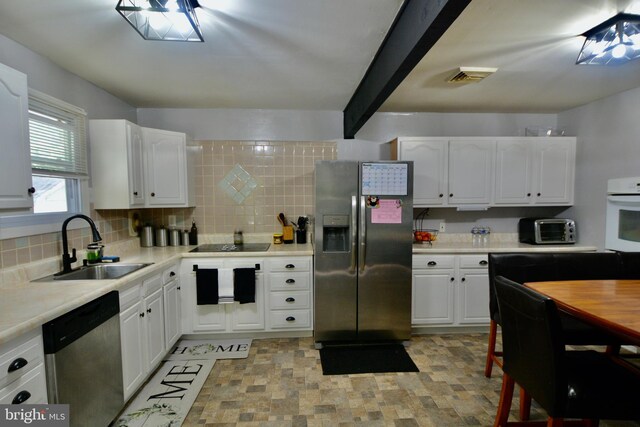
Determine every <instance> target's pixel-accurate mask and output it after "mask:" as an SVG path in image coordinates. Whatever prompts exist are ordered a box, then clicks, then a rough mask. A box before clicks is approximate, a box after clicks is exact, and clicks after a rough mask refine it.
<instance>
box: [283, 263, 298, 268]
mask: <svg viewBox="0 0 640 427" xmlns="http://www.w3.org/2000/svg"><path fill="white" fill-rule="evenodd" d="M284 268H296V266H295V265H293V264H287V265H285V266H284Z"/></svg>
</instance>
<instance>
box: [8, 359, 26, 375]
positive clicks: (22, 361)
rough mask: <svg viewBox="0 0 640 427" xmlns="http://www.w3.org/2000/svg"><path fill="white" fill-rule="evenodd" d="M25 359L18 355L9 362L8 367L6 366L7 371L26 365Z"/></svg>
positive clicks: (13, 370)
mask: <svg viewBox="0 0 640 427" xmlns="http://www.w3.org/2000/svg"><path fill="white" fill-rule="evenodd" d="M27 363H29V362H27V360H26V359H24V358H22V357H18V358H17V359H16V360H14V361H13V362H11V363H10V364H9V367H8V368H7V372H15V371H17V370H18V369H22V368H24V367H25V366H27Z"/></svg>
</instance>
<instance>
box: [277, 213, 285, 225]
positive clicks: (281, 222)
mask: <svg viewBox="0 0 640 427" xmlns="http://www.w3.org/2000/svg"><path fill="white" fill-rule="evenodd" d="M278 221H279V222H280V224H282V225H283V226H285V225H287V218H286V217H285V216H284V214H283V213H282V212H280V213H279V214H278Z"/></svg>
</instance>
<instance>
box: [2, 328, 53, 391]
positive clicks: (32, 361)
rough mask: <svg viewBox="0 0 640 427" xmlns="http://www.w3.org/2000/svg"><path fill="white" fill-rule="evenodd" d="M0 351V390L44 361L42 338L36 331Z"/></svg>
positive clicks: (6, 345)
mask: <svg viewBox="0 0 640 427" xmlns="http://www.w3.org/2000/svg"><path fill="white" fill-rule="evenodd" d="M0 351H2V353H0V388H2V387H4V386H6V385H7V384H9V383H11V382H13V381H16V380H17V379H19V378H20V377H22V376H24V375H25V374H26V373H28V372H29V371H31V370H32V369H33V368H35V367H36V366H37V365H38V364H40V363H42V362H43V361H44V350H43V347H42V336H41V335H40V334H39V333H37V332H36V331H34V332H31V333H29V334H28V335H25V336H21V337H18V338H16V339H15V340H12V341H9V342H8V343H6V344H5V345H3V346H2V348H0ZM9 371H11V372H9ZM9 403H10V402H9Z"/></svg>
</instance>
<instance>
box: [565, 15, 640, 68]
mask: <svg viewBox="0 0 640 427" xmlns="http://www.w3.org/2000/svg"><path fill="white" fill-rule="evenodd" d="M583 36H584V37H586V38H587V39H586V40H585V41H584V45H583V46H582V50H580V54H579V55H578V59H577V60H576V64H595V65H618V64H622V63H625V62H627V61H631V60H632V59H636V58H638V57H640V15H631V14H627V13H620V14H618V15H616V16H614V17H612V18H610V19H607V20H606V21H604V22H603V23H602V24H600V25H597V26H595V27H593V28H592V29H590V30H589V31H587V32H585V33H584V34H583Z"/></svg>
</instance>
